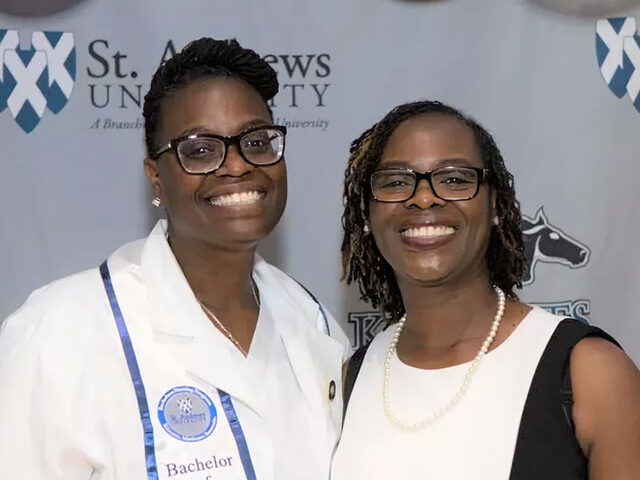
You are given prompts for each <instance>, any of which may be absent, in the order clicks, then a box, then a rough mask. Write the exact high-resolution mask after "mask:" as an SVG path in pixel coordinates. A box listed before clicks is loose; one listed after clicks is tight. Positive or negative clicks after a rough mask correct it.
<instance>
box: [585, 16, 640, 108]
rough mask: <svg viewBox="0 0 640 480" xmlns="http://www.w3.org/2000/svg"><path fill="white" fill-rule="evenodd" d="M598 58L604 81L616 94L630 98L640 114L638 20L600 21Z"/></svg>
mask: <svg viewBox="0 0 640 480" xmlns="http://www.w3.org/2000/svg"><path fill="white" fill-rule="evenodd" d="M596 55H597V57H598V65H599V66H600V71H601V72H602V76H603V78H604V81H605V82H606V83H607V85H608V86H609V88H610V89H611V91H612V92H613V93H614V95H615V96H616V97H618V98H622V97H623V96H625V94H626V95H628V96H629V99H630V100H631V102H632V103H633V105H634V106H635V107H636V110H638V112H640V35H638V33H637V30H636V20H635V18H633V17H618V18H607V19H602V20H598V22H597V24H596Z"/></svg>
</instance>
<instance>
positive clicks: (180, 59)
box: [142, 38, 279, 156]
mask: <svg viewBox="0 0 640 480" xmlns="http://www.w3.org/2000/svg"><path fill="white" fill-rule="evenodd" d="M208 77H228V78H239V79H241V80H244V81H245V82H247V83H248V84H249V85H251V86H252V87H253V88H255V89H256V91H257V92H258V93H259V94H260V96H261V97H262V98H263V99H264V101H265V104H267V110H268V111H269V115H271V109H270V108H269V105H268V103H267V102H269V100H271V99H272V98H273V97H275V96H276V94H277V93H278V88H279V85H278V77H277V73H276V71H275V70H274V69H273V68H272V67H271V65H269V64H268V63H267V62H265V61H264V60H263V59H262V58H261V57H260V55H258V54H257V53H256V52H254V51H253V50H249V49H247V48H243V47H242V46H240V44H239V43H238V42H237V41H236V40H235V39H232V40H214V39H213V38H200V39H199V40H194V41H193V42H191V43H189V44H187V45H186V46H185V47H184V48H183V49H182V50H181V51H180V52H179V53H177V54H176V55H174V56H173V57H172V58H170V59H169V60H167V61H166V62H165V63H164V64H162V65H161V66H160V68H158V70H157V71H156V73H155V74H154V75H153V78H152V80H151V86H150V87H149V91H148V92H147V94H146V95H145V96H144V107H143V109H142V114H143V116H144V130H145V142H146V146H147V155H149V156H151V155H152V153H153V152H154V151H155V149H157V148H158V144H157V142H158V139H157V138H156V136H157V133H158V124H159V122H160V111H161V107H162V101H163V100H164V98H165V97H166V96H167V95H169V94H171V93H172V92H174V91H175V90H176V89H178V88H180V87H183V86H185V85H187V84H189V83H191V82H193V81H196V80H200V79H202V78H208Z"/></svg>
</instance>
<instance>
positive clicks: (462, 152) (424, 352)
mask: <svg viewBox="0 0 640 480" xmlns="http://www.w3.org/2000/svg"><path fill="white" fill-rule="evenodd" d="M520 222H521V216H520V210H519V205H518V203H517V201H516V198H515V192H514V189H513V178H512V176H511V175H510V174H509V172H508V171H507V170H506V168H505V165H504V162H503V159H502V156H501V154H500V151H499V150H498V148H497V146H496V144H495V142H494V140H493V138H492V137H491V135H489V133H488V132H487V131H486V130H485V129H484V128H482V127H481V126H480V125H478V123H477V122H475V121H474V120H472V119H470V118H468V117H466V116H465V115H463V114H462V113H460V112H459V111H457V110H455V109H453V108H451V107H449V106H446V105H443V104H441V103H439V102H429V101H422V102H416V103H411V104H407V105H402V106H399V107H397V108H395V109H393V110H392V111H391V112H390V113H389V114H388V115H387V116H385V117H384V118H383V119H382V120H381V121H380V122H378V123H377V124H375V125H374V126H373V127H371V128H370V129H368V130H367V131H366V132H365V133H364V134H363V135H362V136H361V137H360V138H358V139H357V140H355V141H354V142H353V145H352V148H351V156H350V158H349V164H348V167H347V171H346V174H345V212H344V216H343V226H344V231H345V235H344V240H343V246H342V253H343V265H344V270H345V276H346V278H347V280H348V281H349V282H357V283H358V285H359V287H360V291H361V293H362V295H363V298H364V299H365V300H366V301H368V302H369V303H371V304H372V305H373V306H374V307H378V308H380V309H381V311H382V312H383V314H384V316H385V317H386V319H387V320H388V321H389V326H388V328H386V330H384V331H383V332H381V333H380V334H378V335H377V336H376V337H375V339H374V340H373V342H372V343H371V344H370V345H369V346H368V348H363V349H361V350H359V351H358V352H356V354H355V355H354V357H353V358H352V359H351V361H350V364H349V368H348V370H347V374H346V382H345V403H346V402H347V401H348V404H347V405H348V406H347V409H346V415H345V420H344V427H343V433H342V437H341V441H340V444H339V446H338V450H337V452H336V455H335V457H334V462H333V468H332V480H360V479H362V480H364V479H366V480H376V479H380V480H382V479H384V480H392V479H402V480H409V479H412V480H413V479H416V478H425V479H438V480H441V479H451V480H470V479H474V480H499V479H507V478H512V479H516V480H522V479H541V478H544V479H563V480H574V479H575V480H578V479H581V480H582V479H587V478H589V479H592V480H593V479H597V480H610V479H614V478H615V479H629V480H631V479H632V478H640V455H638V452H640V374H639V372H638V370H637V368H636V367H635V366H634V365H633V363H632V362H631V360H630V359H629V358H628V357H627V356H626V355H625V354H624V352H623V351H622V350H621V349H620V348H619V347H618V346H617V345H616V344H615V341H614V340H613V339H612V338H611V337H609V336H608V335H606V334H605V333H604V332H602V331H601V330H599V329H596V328H594V327H589V326H588V325H586V324H583V323H581V322H578V321H577V320H572V319H562V318H560V317H557V316H555V315H552V314H550V313H547V312H546V311H544V310H542V309H539V308H537V307H532V306H530V305H526V304H524V303H521V302H519V301H518V298H517V296H516V294H515V292H514V288H515V287H519V286H521V278H522V275H523V273H524V267H525V263H524V260H525V259H524V255H523V244H522V234H521V230H520ZM630 320H631V319H630ZM587 337H588V338H587Z"/></svg>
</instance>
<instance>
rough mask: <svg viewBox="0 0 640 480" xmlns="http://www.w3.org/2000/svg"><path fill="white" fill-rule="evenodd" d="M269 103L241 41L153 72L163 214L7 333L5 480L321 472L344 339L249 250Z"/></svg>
mask: <svg viewBox="0 0 640 480" xmlns="http://www.w3.org/2000/svg"><path fill="white" fill-rule="evenodd" d="M277 91H278V83H277V78H276V73H275V72H274V71H273V69H272V68H271V67H270V66H269V65H268V64H267V63H266V62H264V61H263V60H262V59H261V58H260V57H259V56H258V55H257V54H256V53H255V52H253V51H251V50H247V49H244V48H242V47H241V46H240V45H238V43H237V42H235V41H216V40H212V39H206V38H205V39H200V40H197V41H195V42H192V43H191V44H189V45H188V46H187V47H185V49H183V50H182V52H180V53H178V54H177V55H176V56H175V57H174V58H173V59H171V60H169V61H168V62H166V64H164V65H163V66H162V67H160V69H159V70H158V71H157V72H156V73H155V75H154V77H153V80H152V82H151V87H150V90H149V92H148V94H147V95H146V97H145V105H144V117H145V132H146V144H147V150H148V158H147V159H146V160H145V162H144V167H145V171H146V174H147V177H148V178H149V180H150V182H151V184H152V187H153V191H154V193H155V199H154V200H153V203H154V205H156V206H162V207H163V208H164V209H165V210H166V216H167V220H166V221H160V222H159V223H158V224H157V225H156V227H155V228H154V229H153V231H152V232H151V234H150V235H149V237H148V238H146V239H144V240H140V241H137V242H134V243H131V244H128V245H125V246H124V247H122V248H120V249H119V250H117V251H116V252H115V253H114V254H112V255H111V256H110V257H109V258H108V260H107V261H106V262H105V263H103V264H102V265H101V266H100V268H99V269H98V268H94V269H92V270H88V271H86V272H83V273H79V274H77V275H73V276H71V277H69V278H66V279H63V280H60V281H57V282H54V283H52V284H50V285H48V286H46V287H44V288H42V289H40V290H38V291H36V292H35V293H33V294H32V295H31V296H30V297H29V299H28V300H27V302H26V303H25V304H24V305H23V306H22V307H21V308H20V309H19V310H18V311H16V312H15V313H14V314H12V315H11V316H10V317H9V318H7V319H6V321H5V322H4V323H3V325H2V330H1V333H0V412H1V413H0V416H1V417H2V423H1V426H0V478H2V479H5V478H6V479H9V478H13V479H20V480H58V479H60V480H62V479H64V480H81V479H82V480H85V479H100V480H115V479H120V480H133V479H136V480H141V479H148V480H152V479H167V478H172V479H180V480H191V479H193V480H196V479H197V480H211V479H216V480H227V479H248V480H253V479H261V480H262V479H265V480H270V479H278V480H287V479H299V478H305V479H326V478H328V474H329V464H330V458H331V455H332V452H333V450H334V448H335V445H336V443H337V440H338V437H339V433H340V422H341V409H342V401H341V398H342V397H341V392H340V383H341V382H340V375H341V367H342V363H343V361H344V359H345V355H346V351H347V346H348V344H347V341H346V337H345V336H344V334H343V333H342V331H341V330H340V328H339V327H338V326H337V324H336V322H335V321H334V320H333V319H332V318H331V317H330V315H329V314H328V313H327V312H326V311H325V310H324V309H323V307H322V306H321V305H320V304H319V303H318V302H317V301H316V300H315V299H314V298H313V297H312V296H311V295H310V294H309V293H308V292H307V291H306V290H305V289H304V288H303V287H301V286H300V285H299V284H298V283H297V282H296V281H294V280H293V279H291V278H290V277H288V276H287V275H285V274H284V273H282V272H281V271H279V270H278V269H276V268H275V267H273V266H271V265H269V264H268V263H266V262H265V261H264V260H262V259H261V258H260V257H259V256H257V255H256V246H257V245H258V243H259V241H260V240H261V239H262V238H264V237H265V236H266V235H267V234H268V233H269V232H270V231H271V230H272V229H273V228H274V227H275V225H276V223H277V222H278V220H279V219H280V217H281V215H282V212H283V210H284V206H285V202H286V195H287V183H286V169H285V163H284V158H283V154H284V146H285V136H286V129H285V128H284V127H280V126H277V125H273V120H272V115H271V111H270V109H269V107H268V105H267V102H268V101H269V100H270V99H271V98H273V97H274V96H275V94H276V93H277Z"/></svg>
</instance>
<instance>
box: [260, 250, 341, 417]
mask: <svg viewBox="0 0 640 480" xmlns="http://www.w3.org/2000/svg"><path fill="white" fill-rule="evenodd" d="M273 270H275V269H273V267H271V266H270V265H268V264H267V263H266V262H265V261H264V260H262V259H260V258H258V259H257V261H256V265H255V266H254V275H255V277H256V281H257V282H258V286H259V288H260V289H261V291H262V292H263V293H264V297H265V298H268V301H269V302H270V307H271V310H272V311H273V312H274V320H275V325H276V328H277V330H278V332H279V334H280V335H281V337H282V341H283V343H284V346H285V350H286V352H287V356H288V357H289V361H290V363H291V367H292V369H293V371H294V374H295V376H296V379H297V381H298V384H299V385H300V389H301V390H302V392H303V394H304V396H305V398H306V399H307V401H308V402H309V403H310V404H311V405H313V406H316V407H321V408H322V409H324V410H326V409H327V408H328V406H329V403H330V399H329V383H330V382H331V381H332V380H333V381H334V382H336V384H337V385H336V391H337V392H338V391H340V389H339V386H338V382H340V377H341V370H342V362H341V359H342V356H343V353H344V346H343V345H342V344H340V342H338V341H336V340H334V339H333V338H331V337H330V336H329V335H326V334H325V333H324V331H322V330H320V329H318V327H317V321H318V315H319V305H318V304H317V303H316V302H315V301H314V300H312V299H311V297H310V296H309V295H308V294H307V293H306V292H304V290H303V289H302V288H301V287H300V285H298V284H297V283H296V282H295V281H293V280H291V279H290V278H283V276H281V275H278V274H276V273H275V272H274V271H273ZM278 273H280V272H278ZM334 401H339V399H338V398H336V399H334ZM334 421H338V422H339V419H334Z"/></svg>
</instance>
